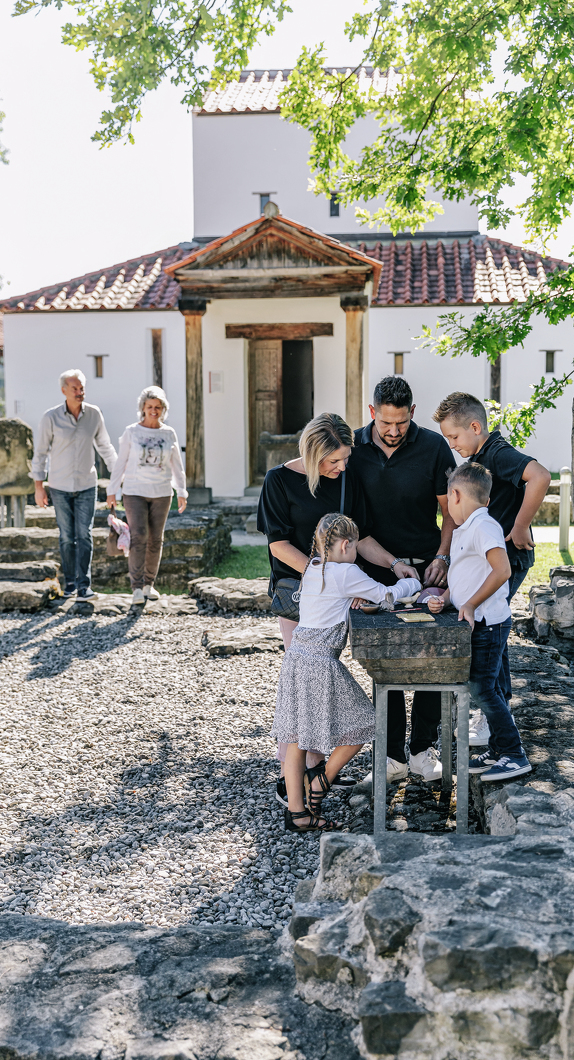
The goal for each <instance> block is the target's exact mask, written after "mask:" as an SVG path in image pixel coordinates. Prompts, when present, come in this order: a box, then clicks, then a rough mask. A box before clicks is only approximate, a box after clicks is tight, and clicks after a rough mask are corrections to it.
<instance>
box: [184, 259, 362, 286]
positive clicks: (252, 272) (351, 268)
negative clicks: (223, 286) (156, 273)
mask: <svg viewBox="0 0 574 1060" xmlns="http://www.w3.org/2000/svg"><path fill="white" fill-rule="evenodd" d="M372 271H373V270H372V266H370V265H285V266H275V265H271V264H269V265H268V266H262V267H260V266H254V267H253V268H252V267H251V266H250V265H247V266H246V267H245V268H242V269H180V271H179V272H177V273H176V280H177V282H178V283H180V284H181V285H182V287H184V288H185V285H186V283H188V282H189V283H192V284H193V283H195V281H196V280H210V281H212V282H213V283H217V282H218V280H219V281H222V282H225V281H226V280H272V279H273V278H274V277H275V276H277V277H280V278H281V279H291V278H292V277H293V276H297V277H303V279H305V277H309V276H312V277H314V276H331V275H332V276H336V275H337V274H338V273H355V274H360V275H361V276H367V274H368V273H370V272H372Z"/></svg>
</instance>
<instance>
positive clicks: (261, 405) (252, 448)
mask: <svg viewBox="0 0 574 1060" xmlns="http://www.w3.org/2000/svg"><path fill="white" fill-rule="evenodd" d="M282 365H283V350H282V342H281V339H252V340H251V341H250V342H249V463H250V476H251V485H252V486H260V485H261V483H262V482H263V479H264V477H265V471H266V461H265V449H264V448H263V446H261V445H260V444H259V437H260V435H261V432H262V431H269V432H270V434H280V433H281V430H282V408H283V393H282V374H283V373H282Z"/></svg>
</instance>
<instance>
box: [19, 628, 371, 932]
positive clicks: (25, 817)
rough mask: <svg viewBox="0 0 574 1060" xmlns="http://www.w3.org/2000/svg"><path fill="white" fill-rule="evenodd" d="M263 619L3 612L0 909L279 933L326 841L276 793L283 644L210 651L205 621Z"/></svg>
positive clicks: (361, 762)
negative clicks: (293, 822)
mask: <svg viewBox="0 0 574 1060" xmlns="http://www.w3.org/2000/svg"><path fill="white" fill-rule="evenodd" d="M259 621H260V619H258V618H256V617H255V616H253V617H252V616H242V617H238V618H235V617H234V618H225V617H217V616H213V615H209V617H208V616H207V615H205V614H203V615H202V614H199V615H197V616H189V617H176V616H170V615H166V616H162V615H147V616H146V614H145V613H144V614H143V615H141V616H139V617H137V616H132V615H127V616H125V617H124V616H122V617H121V618H119V619H118V618H114V617H105V616H102V615H99V616H94V617H93V618H85V617H76V616H72V615H53V614H46V613H44V614H39V615H34V616H25V615H23V614H12V615H2V616H0V632H1V641H0V644H1V648H0V652H1V655H0V680H1V682H2V689H3V696H2V707H1V709H0V733H1V737H0V764H1V765H2V780H3V784H2V791H1V792H0V910H1V911H7V910H10V911H12V912H21V913H24V912H26V913H37V914H41V915H47V916H51V917H57V918H60V919H62V920H65V921H68V922H69V923H95V922H102V921H110V922H111V921H122V920H128V921H129V920H136V921H143V922H144V923H146V924H160V925H165V924H181V923H188V922H191V923H199V922H201V921H203V922H205V921H207V922H210V923H213V922H215V921H219V922H221V921H225V922H227V923H238V924H247V925H262V926H263V927H266V928H268V929H271V930H276V931H277V930H279V929H280V927H281V925H282V923H283V921H284V920H285V919H286V918H287V917H288V916H289V915H290V904H291V897H292V893H293V890H294V887H295V884H296V882H297V881H298V880H299V879H303V878H305V877H308V876H312V875H315V874H316V867H317V861H318V843H319V840H318V837H317V836H314V835H306V836H292V835H291V834H286V833H285V832H284V830H283V821H282V814H281V810H280V807H279V806H278V804H277V802H276V800H275V781H276V778H277V773H278V770H277V764H276V762H275V761H274V754H275V743H274V741H273V740H272V739H271V738H270V737H269V735H268V733H269V729H270V726H271V721H272V717H273V710H274V700H275V689H276V682H277V676H278V673H279V669H280V665H281V659H282V653H277V652H273V653H265V654H255V655H247V656H233V657H231V658H227V659H223V658H222V659H219V658H217V659H211V658H208V657H207V655H206V652H205V649H204V648H203V647H202V646H201V637H202V634H203V631H204V630H205V629H206V627H209V628H211V629H217V628H218V627H221V628H222V629H224V628H227V629H228V628H229V626H230V625H231V626H239V627H242V628H244V627H245V625H246V624H251V623H256V622H259ZM345 661H347V662H348V663H349V662H350V659H349V657H348V652H347V653H346V656H345ZM351 669H352V670H353V672H354V673H355V675H356V676H357V677H358V678H359V679H360V680H361V681H362V683H363V686H364V687H365V688H367V689H368V688H369V681H368V678H367V677H366V675H365V674H364V672H363V671H362V670H360V668H359V667H358V666H357V665H356V664H355V663H352V662H351ZM365 752H366V753H365V754H364V755H362V756H359V757H358V758H357V759H355V762H354V763H353V769H352V772H354V773H355V775H356V776H357V778H359V777H360V776H362V775H363V774H364V773H365V772H366V770H367V769H368V768H370V752H369V751H368V748H365ZM328 805H329V811H330V815H331V816H336V817H337V818H338V819H339V820H343V821H345V823H346V824H347V825H349V823H352V816H353V811H352V810H351V809H350V808H349V807H348V805H347V803H346V802H345V801H343V799H341V798H337V797H335V798H332V799H330V800H329V804H328Z"/></svg>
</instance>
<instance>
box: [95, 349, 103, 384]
mask: <svg viewBox="0 0 574 1060" xmlns="http://www.w3.org/2000/svg"><path fill="white" fill-rule="evenodd" d="M94 374H95V377H96V379H103V378H104V358H103V356H102V354H100V353H96V355H95V356H94Z"/></svg>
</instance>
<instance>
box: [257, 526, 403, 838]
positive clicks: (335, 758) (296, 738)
mask: <svg viewBox="0 0 574 1060" xmlns="http://www.w3.org/2000/svg"><path fill="white" fill-rule="evenodd" d="M358 541H359V531H358V528H357V526H356V524H355V523H354V522H353V520H352V519H349V518H348V516H346V515H341V514H338V513H337V514H329V515H325V516H324V517H323V519H321V521H320V523H319V525H318V526H317V529H316V531H315V536H314V539H313V548H312V550H311V558H310V560H309V563H308V564H307V568H306V570H305V573H304V575H303V579H302V582H301V590H300V599H299V614H300V620H299V625H298V626H297V628H296V629H295V631H294V633H293V639H292V641H291V644H290V646H289V648H288V649H287V651H286V652H285V658H284V660H283V664H282V666H281V674H280V677H279V688H278V691H277V707H276V710H275V719H274V722H273V728H272V734H273V735H274V736H276V737H277V739H278V740H281V741H282V742H284V743H286V744H288V747H287V754H286V758H285V782H286V785H287V796H288V800H289V809H288V810H286V811H285V829H286V830H287V831H290V832H297V831H304V832H308V831H316V830H317V829H320V830H322V831H331V830H333V829H334V828H337V827H338V825H337V824H336V823H335V822H332V821H331V822H327V821H326V820H325V818H324V817H322V816H321V800H322V799H323V798H324V797H325V795H327V793H328V792H329V790H330V787H331V782H332V780H333V779H334V777H336V776H337V774H338V773H339V771H340V770H341V769H342V768H343V766H345V765H346V764H347V762H349V761H350V760H351V758H353V756H354V755H356V754H357V753H358V752H359V751H360V750H361V747H362V746H363V744H364V743H366V742H367V741H370V740H372V739H373V735H374V724H375V712H374V708H373V705H372V703H371V701H370V699H369V697H368V696H367V695H366V693H365V692H364V691H363V689H362V688H361V687H360V685H359V684H357V682H356V681H355V679H354V678H353V677H352V676H351V674H350V673H349V671H348V670H347V669H346V667H345V666H343V664H342V663H341V662H340V661H339V656H340V654H341V652H342V650H343V648H344V647H345V643H346V640H347V627H348V618H349V609H350V607H351V603H352V601H353V599H355V598H364V599H367V600H371V601H373V602H374V603H383V604H386V603H388V601H389V596H390V597H391V598H392V600H398V599H400V598H404V597H406V596H412V595H413V593H415V592H418V591H419V590H420V587H421V586H420V582H418V581H417V580H416V579H415V578H403V579H401V580H400V581H398V582H397V584H396V585H393V586H392V587H390V588H389V586H388V585H380V584H379V582H376V581H373V579H372V578H369V577H368V576H367V575H366V574H364V573H363V571H362V570H360V568H359V567H357V566H356V564H355V560H356V558H357V544H358ZM308 748H316V749H317V750H318V751H322V752H323V753H325V754H328V753H329V752H331V754H330V757H329V760H328V761H327V762H326V763H325V762H320V763H319V764H318V765H317V766H315V767H314V768H312V769H307V770H306V769H305V753H306V751H307V749H308ZM333 748H334V750H333ZM304 794H305V801H306V804H307V806H306V808H305V804H304Z"/></svg>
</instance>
